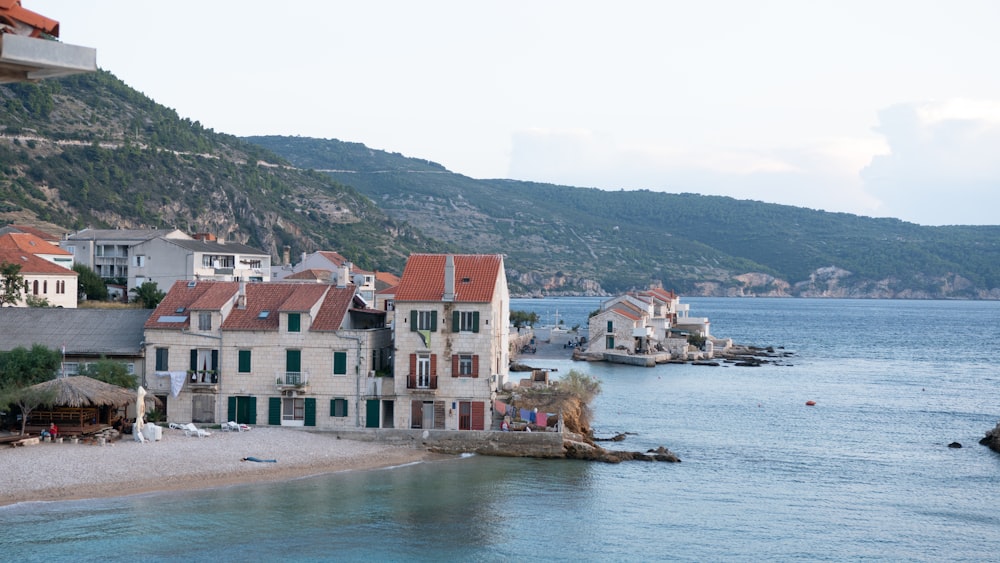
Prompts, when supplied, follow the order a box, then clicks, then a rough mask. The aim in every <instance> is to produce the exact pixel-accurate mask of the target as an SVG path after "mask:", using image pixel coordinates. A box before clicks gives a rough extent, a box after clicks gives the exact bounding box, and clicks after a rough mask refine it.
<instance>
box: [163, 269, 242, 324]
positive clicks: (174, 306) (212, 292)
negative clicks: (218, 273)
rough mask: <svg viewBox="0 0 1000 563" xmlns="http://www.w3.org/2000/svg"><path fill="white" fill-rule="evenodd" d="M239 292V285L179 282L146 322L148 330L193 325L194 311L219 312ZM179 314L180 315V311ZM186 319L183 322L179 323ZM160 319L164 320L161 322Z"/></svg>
mask: <svg viewBox="0 0 1000 563" xmlns="http://www.w3.org/2000/svg"><path fill="white" fill-rule="evenodd" d="M238 292H239V283H238V282H219V281H199V282H188V281H183V280H182V281H177V282H174V285H173V287H171V288H170V290H169V291H168V292H167V294H166V296H164V297H163V300H162V301H160V304H159V306H157V307H156V310H155V311H153V314H152V315H150V316H149V320H147V321H146V328H167V329H176V330H180V329H182V328H189V327H190V326H191V313H190V311H191V310H200V311H218V310H220V309H222V307H223V305H225V304H226V302H227V301H228V300H230V299H233V297H234V296H235V295H236V294H237V293H238ZM178 311H179V312H178ZM181 317H183V320H179V319H181ZM161 319H165V320H163V321H161Z"/></svg>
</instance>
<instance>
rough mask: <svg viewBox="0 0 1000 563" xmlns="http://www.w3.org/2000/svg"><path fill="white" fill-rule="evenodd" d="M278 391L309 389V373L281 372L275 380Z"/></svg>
mask: <svg viewBox="0 0 1000 563" xmlns="http://www.w3.org/2000/svg"><path fill="white" fill-rule="evenodd" d="M274 383H275V386H276V387H277V388H278V391H285V390H287V389H298V390H302V391H304V390H306V389H308V388H309V372H307V371H280V372H278V373H277V375H276V376H275V378H274Z"/></svg>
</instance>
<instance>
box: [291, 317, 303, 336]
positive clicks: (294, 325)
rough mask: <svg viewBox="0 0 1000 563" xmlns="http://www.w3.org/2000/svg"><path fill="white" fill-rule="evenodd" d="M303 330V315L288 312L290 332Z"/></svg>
mask: <svg viewBox="0 0 1000 563" xmlns="http://www.w3.org/2000/svg"><path fill="white" fill-rule="evenodd" d="M301 331H302V316H301V314H300V313H288V332H301Z"/></svg>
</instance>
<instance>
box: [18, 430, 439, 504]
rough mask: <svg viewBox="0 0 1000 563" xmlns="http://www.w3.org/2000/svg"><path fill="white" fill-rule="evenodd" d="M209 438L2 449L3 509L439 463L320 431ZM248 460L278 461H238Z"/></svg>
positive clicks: (171, 433) (168, 436)
mask: <svg viewBox="0 0 1000 563" xmlns="http://www.w3.org/2000/svg"><path fill="white" fill-rule="evenodd" d="M209 432H211V435H209V436H205V437H202V438H199V437H196V436H186V435H185V434H184V431H183V430H174V429H169V428H164V429H163V432H162V438H161V439H160V440H158V441H154V442H146V443H141V442H136V441H135V440H134V438H133V436H131V435H127V434H126V435H123V436H122V438H121V439H120V440H116V441H112V442H108V443H107V444H105V445H103V446H99V445H90V444H83V443H78V444H72V443H70V442H68V441H64V442H63V443H52V442H47V443H40V444H35V445H28V446H21V447H17V448H12V447H9V446H2V447H0V467H2V468H3V471H0V506H4V505H9V504H13V503H18V502H29V501H58V500H70V499H85V498H97V497H109V496H123V495H132V494H139V493H147V492H153V491H170V490H187V489H203V488H213V487H222V486H226V485H233V484H240V483H251V482H256V481H275V480H287V479H295V478H299V477H305V476H309V475H318V474H322V473H333V472H338V471H351V470H365V469H377V468H382V467H393V466H397V465H404V464H407V463H414V462H418V461H425V460H429V459H432V458H433V457H440V456H436V455H435V454H431V453H429V452H427V451H425V450H422V449H415V448H412V447H409V446H400V445H392V444H384V443H378V442H362V441H354V440H346V439H338V438H337V436H336V434H334V433H330V432H322V431H308V430H302V429H291V428H273V427H260V428H253V429H251V430H250V431H247V432H221V431H219V430H211V429H210V430H209ZM247 457H255V458H259V459H269V460H270V459H273V460H275V461H276V462H275V463H256V462H252V461H241V460H242V459H243V458H247Z"/></svg>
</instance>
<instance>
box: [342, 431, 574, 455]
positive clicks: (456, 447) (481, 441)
mask: <svg viewBox="0 0 1000 563" xmlns="http://www.w3.org/2000/svg"><path fill="white" fill-rule="evenodd" d="M330 432H333V433H334V434H336V435H337V437H340V438H343V439H345V440H357V441H366V442H385V443H397V444H400V445H410V446H412V447H414V448H424V449H427V450H430V451H434V452H440V453H447V454H462V453H477V454H481V455H495V456H506V457H541V458H561V457H565V453H564V451H563V435H562V433H561V432H497V431H490V430H420V429H415V430H410V429H402V428H369V429H365V430H330Z"/></svg>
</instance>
